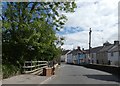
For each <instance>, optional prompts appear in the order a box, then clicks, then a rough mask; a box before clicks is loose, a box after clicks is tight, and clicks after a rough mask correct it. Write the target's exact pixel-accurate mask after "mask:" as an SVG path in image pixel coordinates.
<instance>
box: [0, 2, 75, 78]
mask: <svg viewBox="0 0 120 86" xmlns="http://www.w3.org/2000/svg"><path fill="white" fill-rule="evenodd" d="M74 8H76V4H75V3H74V2H66V3H63V2H46V3H45V2H24V3H23V2H7V3H3V8H2V9H3V10H2V11H3V12H2V13H3V14H2V16H1V18H2V22H3V26H2V63H3V75H5V77H8V76H9V75H12V74H15V73H17V71H21V69H22V68H21V67H22V66H23V63H24V61H26V60H48V61H50V60H53V59H54V58H57V57H58V56H59V55H60V52H61V49H60V46H61V45H63V40H64V38H58V37H57V36H56V31H59V30H60V28H63V26H64V24H65V22H66V20H67V18H66V16H65V15H63V14H59V12H74ZM13 65H14V66H13ZM6 74H7V75H6Z"/></svg>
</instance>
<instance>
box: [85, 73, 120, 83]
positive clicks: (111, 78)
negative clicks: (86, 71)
mask: <svg viewBox="0 0 120 86" xmlns="http://www.w3.org/2000/svg"><path fill="white" fill-rule="evenodd" d="M84 76H87V77H88V78H92V79H97V80H103V81H114V82H118V83H120V79H119V78H118V77H116V76H113V75H84Z"/></svg>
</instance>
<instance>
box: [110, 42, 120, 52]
mask: <svg viewBox="0 0 120 86" xmlns="http://www.w3.org/2000/svg"><path fill="white" fill-rule="evenodd" d="M117 51H120V44H119V45H115V46H113V47H112V48H111V49H110V50H109V51H108V52H117Z"/></svg>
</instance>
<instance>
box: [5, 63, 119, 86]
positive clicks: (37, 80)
mask: <svg viewBox="0 0 120 86" xmlns="http://www.w3.org/2000/svg"><path fill="white" fill-rule="evenodd" d="M119 82H120V80H119V78H118V77H117V76H115V75H112V74H110V73H107V72H103V71H99V70H95V69H90V68H86V67H83V66H76V65H69V64H65V63H62V64H61V65H60V66H58V68H57V70H56V72H55V75H53V76H49V77H47V76H37V75H33V74H23V75H18V76H14V77H11V78H9V79H4V80H3V84H112V85H114V84H116V85H118V84H119ZM3 86H4V85H3Z"/></svg>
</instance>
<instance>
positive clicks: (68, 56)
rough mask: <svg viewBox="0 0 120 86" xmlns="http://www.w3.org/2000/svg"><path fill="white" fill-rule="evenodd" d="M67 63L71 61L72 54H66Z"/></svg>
mask: <svg viewBox="0 0 120 86" xmlns="http://www.w3.org/2000/svg"><path fill="white" fill-rule="evenodd" d="M67 63H72V54H68V55H67Z"/></svg>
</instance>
